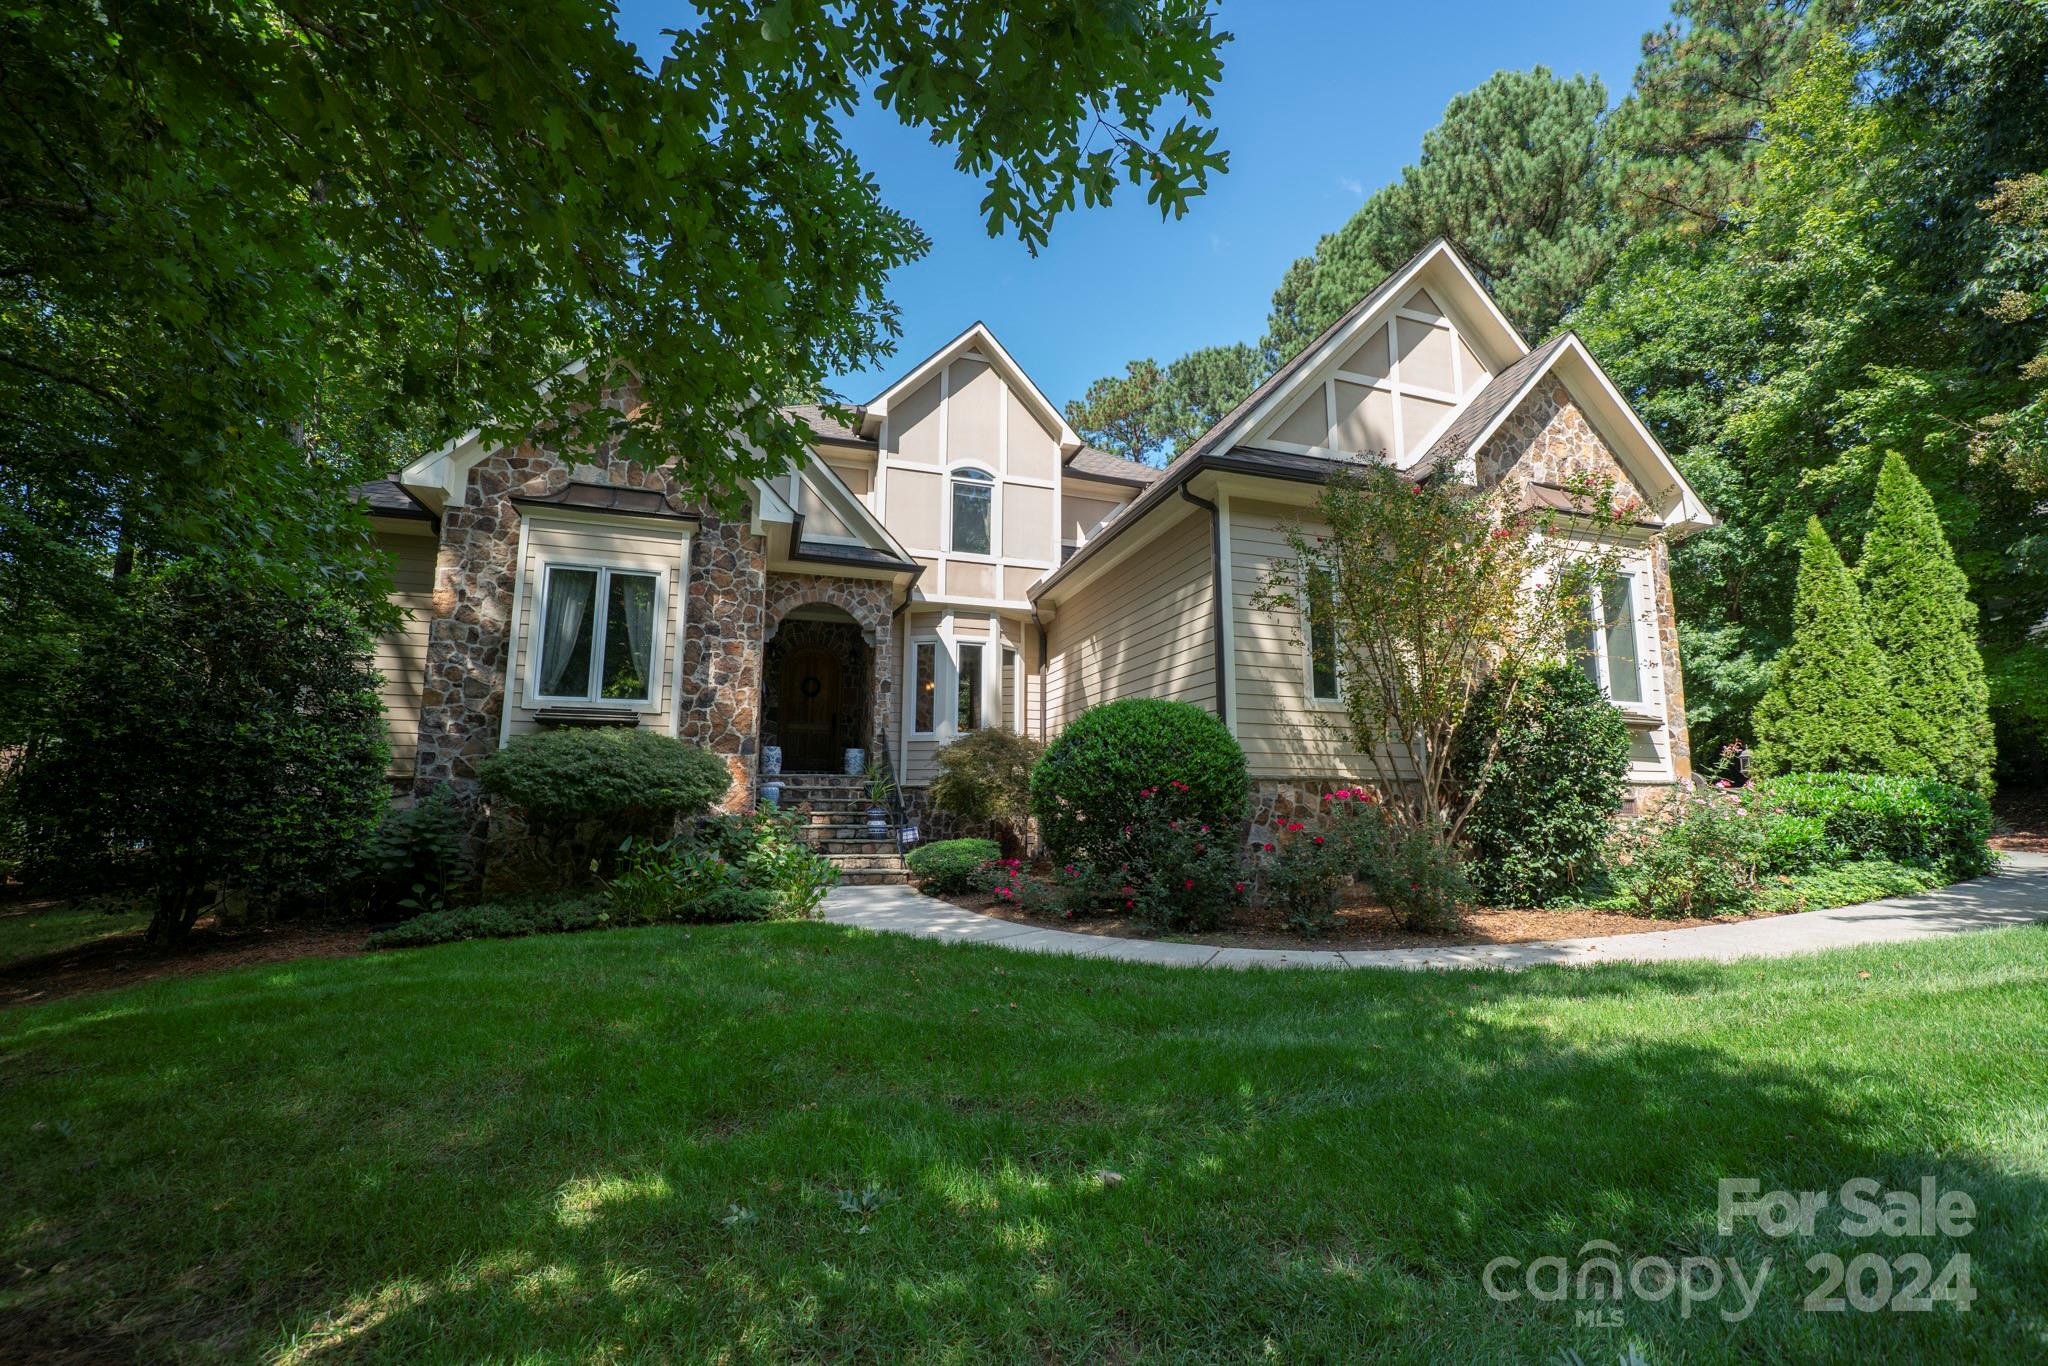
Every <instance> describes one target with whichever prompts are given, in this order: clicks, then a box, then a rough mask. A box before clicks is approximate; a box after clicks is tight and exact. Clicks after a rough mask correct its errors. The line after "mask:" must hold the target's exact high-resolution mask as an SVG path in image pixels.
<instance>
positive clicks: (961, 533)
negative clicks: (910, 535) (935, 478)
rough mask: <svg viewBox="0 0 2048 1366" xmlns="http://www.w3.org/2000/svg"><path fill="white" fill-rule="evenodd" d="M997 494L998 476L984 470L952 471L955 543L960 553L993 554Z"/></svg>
mask: <svg viewBox="0 0 2048 1366" xmlns="http://www.w3.org/2000/svg"><path fill="white" fill-rule="evenodd" d="M995 497H996V479H995V476H994V475H992V474H989V473H987V472H985V471H983V470H977V469H958V470H954V471H953V543H952V545H951V546H949V547H947V548H948V549H950V550H952V551H953V552H954V553H955V554H959V555H992V554H994V553H995V550H994V548H993V547H994V544H995V541H994V536H993V532H992V530H991V524H992V523H993V521H994V511H995Z"/></svg>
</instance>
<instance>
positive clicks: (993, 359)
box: [860, 321, 1082, 455]
mask: <svg viewBox="0 0 2048 1366" xmlns="http://www.w3.org/2000/svg"><path fill="white" fill-rule="evenodd" d="M968 351H978V352H980V353H981V357H982V359H983V360H986V361H988V362H989V363H990V364H991V365H993V366H995V368H996V370H997V372H998V373H1000V374H1001V375H1002V377H1003V379H1004V380H1005V381H1007V382H1008V384H1009V386H1010V390H1011V392H1012V393H1015V394H1016V395H1018V396H1019V397H1020V398H1022V399H1023V400H1024V401H1025V404H1026V406H1027V407H1030V408H1031V409H1033V410H1034V411H1035V412H1036V413H1037V414H1038V416H1039V418H1040V419H1041V420H1042V421H1043V422H1044V423H1045V424H1046V425H1047V426H1049V427H1051V428H1052V430H1053V436H1054V439H1055V440H1057V441H1058V442H1059V446H1060V453H1061V454H1062V455H1067V454H1070V453H1072V452H1073V451H1074V450H1076V449H1078V448H1079V447H1080V445H1081V444H1082V443H1081V438H1080V437H1079V436H1078V435H1076V434H1075V432H1074V429H1073V428H1072V427H1070V426H1068V425H1067V419H1066V415H1065V414H1063V413H1061V412H1060V410H1059V405H1058V404H1056V403H1054V402H1053V401H1052V400H1051V399H1049V398H1047V397H1046V396H1045V391H1044V390H1043V389H1040V388H1039V387H1038V385H1037V384H1036V383H1034V382H1033V381H1032V378H1031V376H1029V375H1027V374H1025V373H1024V367H1023V366H1021V365H1019V364H1017V362H1016V361H1015V360H1014V359H1013V358H1012V357H1011V355H1010V353H1009V352H1008V351H1005V350H1004V349H1003V344H1002V343H1001V342H999V341H997V340H996V334H995V333H993V332H991V331H989V330H988V324H987V323H984V322H980V321H976V322H973V323H970V324H968V326H967V330H966V331H964V332H962V333H961V334H960V335H959V336H957V337H955V338H953V340H951V341H949V342H947V343H946V344H945V345H944V346H942V347H940V348H939V349H938V350H936V351H934V352H932V353H931V354H930V355H929V356H926V357H925V358H924V359H923V360H921V361H919V362H918V363H917V364H916V365H914V366H912V367H911V369H910V371H909V373H907V374H905V375H904V376H903V377H902V378H901V379H899V380H897V381H896V382H895V383H893V384H891V385H890V386H889V387H888V388H886V389H884V390H882V392H881V393H879V394H876V395H875V396H874V397H873V398H871V399H869V400H868V401H867V403H866V404H865V405H864V406H863V407H862V408H861V423H860V429H861V434H862V435H863V436H864V437H874V436H876V435H878V434H879V433H880V432H881V429H882V419H883V418H885V417H887V416H888V415H889V405H890V404H891V403H892V402H894V401H895V400H896V399H898V398H901V397H902V396H903V395H905V394H909V393H914V392H916V390H917V389H918V387H919V386H920V385H922V384H923V383H924V382H925V381H926V380H928V379H930V378H931V377H932V376H933V375H935V374H937V373H938V372H939V371H940V370H941V369H943V368H944V367H945V366H947V365H949V364H951V363H952V362H953V361H954V360H955V359H956V358H958V357H959V356H960V355H962V354H963V353H965V352H968Z"/></svg>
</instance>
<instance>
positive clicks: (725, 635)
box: [676, 516, 768, 811]
mask: <svg viewBox="0 0 2048 1366" xmlns="http://www.w3.org/2000/svg"><path fill="white" fill-rule="evenodd" d="M767 597H768V572H767V553H766V547H764V546H763V545H762V543H761V538H760V537H758V536H755V535H753V534H752V533H751V532H750V531H748V529H747V524H746V523H745V522H743V521H741V522H724V521H720V520H718V519H717V518H715V517H710V516H706V517H705V518H704V519H703V521H702V522H700V523H699V526H698V531H697V535H696V537H695V539H693V540H692V541H691V542H690V596H689V602H688V605H687V607H686V609H685V610H686V611H687V612H688V620H687V621H685V622H684V623H683V687H682V696H681V709H680V712H679V713H678V715H677V718H676V734H677V735H679V736H680V737H681V738H683V739H685V740H688V741H689V742H690V743H691V744H694V745H702V746H704V748H706V749H708V750H710V751H711V752H712V753H714V754H716V755H718V756H719V757H720V758H722V759H724V760H725V766H726V768H727V770H729V771H730V772H731V774H732V790H731V791H730V792H729V793H728V794H727V796H726V799H725V805H726V808H727V809H728V810H733V811H745V810H749V809H751V808H752V806H753V803H754V782H755V779H756V777H757V776H758V770H759V768H760V764H761V646H762V642H763V640H764V639H765V637H764V635H763V631H762V625H763V622H764V621H765V619H766V618H765V613H766V610H767Z"/></svg>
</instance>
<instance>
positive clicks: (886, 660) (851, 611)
mask: <svg viewBox="0 0 2048 1366" xmlns="http://www.w3.org/2000/svg"><path fill="white" fill-rule="evenodd" d="M821 604H822V605H824V606H828V607H836V608H838V609H839V610H840V611H842V612H844V613H846V615H848V616H849V617H852V618H853V621H854V624H855V625H857V626H859V627H860V632H861V639H862V640H863V641H864V642H866V644H867V647H868V650H867V653H868V669H867V678H866V692H867V738H866V748H867V750H868V752H869V753H870V754H883V753H887V752H888V751H887V747H886V746H885V745H884V744H883V743H882V741H883V736H884V735H885V734H886V732H887V728H888V718H889V716H890V715H891V714H892V711H893V707H894V702H895V697H896V647H895V639H896V617H895V605H896V604H895V597H894V593H893V591H892V590H891V589H890V587H889V585H888V584H887V583H885V582H883V581H882V580H879V579H842V578H836V577H834V576H832V575H830V574H781V573H777V574H770V575H769V576H768V587H767V609H766V615H765V621H766V626H765V631H764V634H763V635H762V637H761V638H762V639H770V638H773V637H774V636H775V635H776V634H777V633H778V632H780V631H781V630H782V629H783V621H784V619H785V618H786V617H788V616H789V614H790V613H791V612H794V611H796V610H797V609H798V608H800V607H812V606H818V605H821Z"/></svg>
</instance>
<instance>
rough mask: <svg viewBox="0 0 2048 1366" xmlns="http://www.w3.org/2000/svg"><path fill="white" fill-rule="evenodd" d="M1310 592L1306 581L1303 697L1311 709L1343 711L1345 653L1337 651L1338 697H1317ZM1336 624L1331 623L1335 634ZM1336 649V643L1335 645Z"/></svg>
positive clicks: (1303, 633)
mask: <svg viewBox="0 0 2048 1366" xmlns="http://www.w3.org/2000/svg"><path fill="white" fill-rule="evenodd" d="M1308 593H1309V590H1308V584H1307V582H1306V581H1304V582H1303V583H1302V586H1301V695H1302V696H1303V697H1304V698H1306V699H1307V700H1308V704H1309V705H1310V706H1311V707H1319V708H1327V709H1331V710H1336V709H1341V708H1342V707H1343V705H1344V651H1343V650H1342V649H1338V650H1337V695H1336V696H1335V697H1319V696H1317V695H1316V642H1315V630H1314V627H1312V626H1311V625H1310V624H1309V595H1308ZM1336 629H1337V624H1336V623H1335V622H1331V623H1330V630H1331V632H1332V633H1333V634H1334V633H1335V631H1336ZM1333 648H1334V643H1333Z"/></svg>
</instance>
